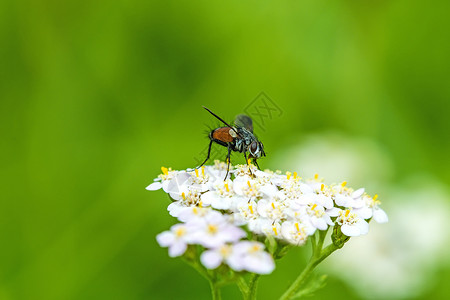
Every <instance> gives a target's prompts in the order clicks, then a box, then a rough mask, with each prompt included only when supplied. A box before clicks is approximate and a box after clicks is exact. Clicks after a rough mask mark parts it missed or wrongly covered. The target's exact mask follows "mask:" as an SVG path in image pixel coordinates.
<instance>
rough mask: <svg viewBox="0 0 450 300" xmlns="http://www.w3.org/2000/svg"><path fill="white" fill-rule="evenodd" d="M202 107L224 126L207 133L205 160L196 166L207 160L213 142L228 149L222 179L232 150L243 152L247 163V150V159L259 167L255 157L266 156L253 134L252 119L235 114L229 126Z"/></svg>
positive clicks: (228, 165)
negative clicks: (207, 142) (207, 146)
mask: <svg viewBox="0 0 450 300" xmlns="http://www.w3.org/2000/svg"><path fill="white" fill-rule="evenodd" d="M203 108H204V109H206V110H207V111H208V112H209V113H210V114H212V115H213V116H214V117H216V118H217V119H218V120H219V121H221V122H222V123H224V124H225V125H226V126H224V127H219V128H216V129H214V130H212V131H211V132H210V133H209V136H208V137H209V139H210V142H209V148H208V155H207V157H206V159H205V161H204V162H203V163H202V164H201V165H200V166H199V167H198V168H200V167H201V166H203V165H204V164H205V163H206V162H207V161H208V159H209V155H210V153H211V146H212V144H213V142H214V143H217V144H219V145H222V146H224V147H226V148H227V149H228V155H227V174H226V175H225V178H224V180H225V179H226V178H227V176H228V173H229V171H230V156H231V152H232V151H234V152H240V153H244V157H245V161H246V162H247V164H248V160H247V152H248V153H249V154H248V157H249V159H253V163H254V164H255V165H256V166H257V167H258V169H259V166H258V163H257V162H256V159H258V158H260V157H262V156H266V153H265V152H264V146H263V144H262V143H261V142H260V141H258V139H257V138H256V137H255V136H254V134H253V121H252V119H251V118H250V117H249V116H247V115H243V114H241V115H238V116H236V119H235V121H234V125H235V126H231V125H229V124H228V123H227V122H225V121H224V120H223V119H222V118H220V117H219V116H217V115H216V114H215V113H213V112H212V111H210V110H209V109H208V108H206V107H204V106H203Z"/></svg>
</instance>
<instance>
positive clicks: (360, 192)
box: [352, 188, 365, 199]
mask: <svg viewBox="0 0 450 300" xmlns="http://www.w3.org/2000/svg"><path fill="white" fill-rule="evenodd" d="M364 191H365V190H364V188H360V189H357V190H356V191H354V192H353V193H352V198H353V199H357V198H359V197H361V196H362V195H363V194H364Z"/></svg>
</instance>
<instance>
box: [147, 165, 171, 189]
mask: <svg viewBox="0 0 450 300" xmlns="http://www.w3.org/2000/svg"><path fill="white" fill-rule="evenodd" d="M161 171H162V172H163V173H162V174H160V175H158V177H157V178H155V179H154V182H153V183H152V184H150V185H149V186H147V187H146V188H145V189H146V190H149V191H156V190H159V189H161V188H162V189H163V190H164V192H166V193H168V189H167V188H168V185H169V182H170V181H171V180H172V178H173V177H174V176H176V175H177V174H178V173H179V171H173V170H172V169H171V168H166V167H161Z"/></svg>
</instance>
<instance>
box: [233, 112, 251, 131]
mask: <svg viewBox="0 0 450 300" xmlns="http://www.w3.org/2000/svg"><path fill="white" fill-rule="evenodd" d="M234 124H235V125H236V126H238V127H244V128H245V129H247V130H248V131H250V132H251V133H253V121H252V118H250V117H249V116H247V115H237V116H236V119H235V120H234Z"/></svg>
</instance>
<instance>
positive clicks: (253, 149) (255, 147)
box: [250, 142, 258, 153]
mask: <svg viewBox="0 0 450 300" xmlns="http://www.w3.org/2000/svg"><path fill="white" fill-rule="evenodd" d="M256 150H258V144H257V143H256V142H253V143H252V144H251V145H250V152H252V153H255V152H256Z"/></svg>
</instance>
